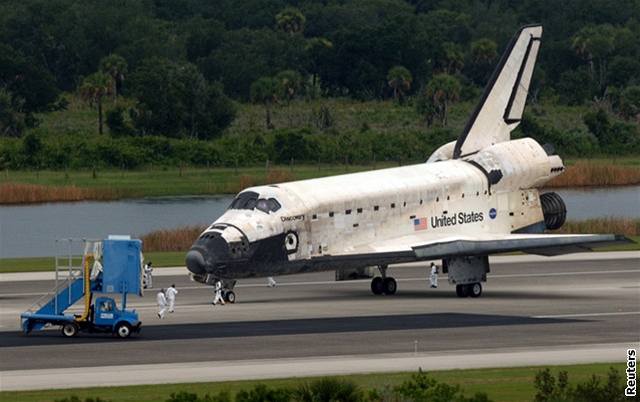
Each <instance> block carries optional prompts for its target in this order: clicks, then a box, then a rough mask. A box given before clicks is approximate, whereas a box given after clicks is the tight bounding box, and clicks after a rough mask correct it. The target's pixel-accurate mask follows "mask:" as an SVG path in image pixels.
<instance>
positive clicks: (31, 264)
mask: <svg viewBox="0 0 640 402" xmlns="http://www.w3.org/2000/svg"><path fill="white" fill-rule="evenodd" d="M185 254H186V252H183V251H168V252H150V253H144V258H145V261H149V260H150V261H153V265H154V267H176V266H184V256H185ZM54 266H55V259H54V257H33V258H0V274H3V273H9V272H44V271H53V270H54Z"/></svg>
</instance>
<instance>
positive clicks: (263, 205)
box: [256, 198, 269, 213]
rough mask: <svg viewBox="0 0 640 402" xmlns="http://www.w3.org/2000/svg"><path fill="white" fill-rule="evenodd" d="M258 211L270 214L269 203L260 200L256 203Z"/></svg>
mask: <svg viewBox="0 0 640 402" xmlns="http://www.w3.org/2000/svg"><path fill="white" fill-rule="evenodd" d="M256 209H259V210H260V211H262V212H266V213H269V202H268V201H267V200H265V199H264V198H260V199H259V200H258V202H257V203H256Z"/></svg>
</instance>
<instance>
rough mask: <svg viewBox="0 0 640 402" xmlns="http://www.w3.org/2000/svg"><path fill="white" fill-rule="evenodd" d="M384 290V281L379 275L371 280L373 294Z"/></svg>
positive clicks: (379, 293) (378, 293)
mask: <svg viewBox="0 0 640 402" xmlns="http://www.w3.org/2000/svg"><path fill="white" fill-rule="evenodd" d="M383 291H384V283H383V280H382V278H381V277H379V276H376V277H375V278H373V279H372V280H371V292H373V294H374V295H381V294H382V292H383Z"/></svg>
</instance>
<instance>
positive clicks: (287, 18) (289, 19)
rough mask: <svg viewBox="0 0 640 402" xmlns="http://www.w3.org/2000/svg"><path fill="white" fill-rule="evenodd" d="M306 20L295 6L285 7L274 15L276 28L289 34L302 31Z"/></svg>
mask: <svg viewBox="0 0 640 402" xmlns="http://www.w3.org/2000/svg"><path fill="white" fill-rule="evenodd" d="M306 21H307V19H306V18H305V16H304V14H302V12H301V11H300V10H299V9H297V8H295V7H286V8H285V9H284V10H282V11H280V12H279V13H278V14H277V15H276V26H277V27H278V29H279V30H281V31H283V32H286V33H288V34H290V35H294V34H297V33H301V32H302V31H304V24H305V22H306Z"/></svg>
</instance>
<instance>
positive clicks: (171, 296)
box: [165, 285, 178, 313]
mask: <svg viewBox="0 0 640 402" xmlns="http://www.w3.org/2000/svg"><path fill="white" fill-rule="evenodd" d="M165 293H166V294H167V302H168V303H169V312H170V313H173V308H174V307H175V304H176V295H177V294H178V290H177V289H176V285H171V287H169V288H168V289H167V291H166V292H165Z"/></svg>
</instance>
